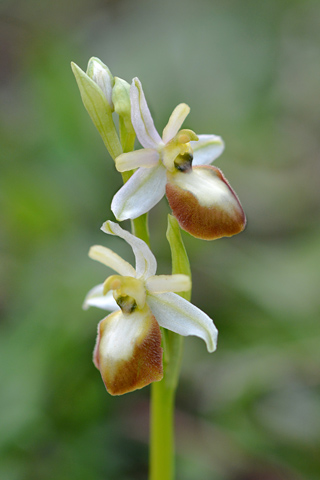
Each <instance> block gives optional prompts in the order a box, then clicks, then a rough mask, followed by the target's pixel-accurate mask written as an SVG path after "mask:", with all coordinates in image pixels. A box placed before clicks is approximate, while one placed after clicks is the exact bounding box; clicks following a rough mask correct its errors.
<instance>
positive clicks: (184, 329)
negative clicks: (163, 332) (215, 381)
mask: <svg viewBox="0 0 320 480" xmlns="http://www.w3.org/2000/svg"><path fill="white" fill-rule="evenodd" d="M147 303H148V305H149V307H150V308H151V311H152V313H153V315H154V316H155V317H156V319H157V322H158V323H159V325H160V326H161V327H164V328H167V329H169V330H172V331H173V332H176V333H179V335H183V336H188V335H196V336H197V337H200V338H202V339H203V340H204V341H205V342H206V344H207V349H208V351H209V352H213V351H214V350H215V349H216V347H217V336H218V331H217V329H216V327H215V325H214V323H213V321H212V320H211V318H210V317H208V315H206V314H205V313H204V312H202V311H201V310H200V309H199V308H197V307H195V306H194V305H192V303H190V302H188V301H187V300H185V299H184V298H181V297H179V295H176V294H175V293H160V294H158V295H151V294H149V295H147Z"/></svg>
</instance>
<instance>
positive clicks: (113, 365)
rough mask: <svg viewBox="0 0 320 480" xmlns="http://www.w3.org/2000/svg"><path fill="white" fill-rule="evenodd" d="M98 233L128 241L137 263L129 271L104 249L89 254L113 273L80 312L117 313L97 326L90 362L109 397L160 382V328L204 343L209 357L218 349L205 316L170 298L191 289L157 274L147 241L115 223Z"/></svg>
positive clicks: (184, 281)
mask: <svg viewBox="0 0 320 480" xmlns="http://www.w3.org/2000/svg"><path fill="white" fill-rule="evenodd" d="M102 230H103V231H104V232H105V233H108V234H110V235H117V236H119V237H121V238H123V239H124V240H126V241H127V242H128V243H129V245H130V246H131V247H132V250H133V252H134V255H135V258H136V267H135V268H133V267H132V265H130V264H129V263H128V262H126V261H125V260H123V259H122V258H121V257H119V256H118V255H117V254H116V253H114V252H113V251H112V250H110V249H108V248H106V247H103V246H100V245H96V246H94V247H91V249H90V252H89V256H90V257H91V258H92V259H94V260H97V261H99V262H101V263H103V264H104V265H106V266H108V267H110V268H112V269H113V270H114V271H115V272H116V273H117V275H111V276H109V277H108V278H107V279H106V280H105V282H104V283H102V284H99V285H96V286H95V287H93V288H92V289H91V290H90V291H89V293H88V294H87V296H86V298H85V301H84V305H83V307H84V308H88V307H90V306H96V307H99V308H102V309H103V310H109V311H112V310H116V311H115V312H114V313H111V314H110V315H108V316H107V317H106V318H104V319H103V320H102V321H101V322H100V323H99V327H98V336H97V341H96V346H95V349H94V355H93V360H94V364H95V366H96V367H97V368H98V369H99V370H100V373H101V376H102V379H103V381H104V383H105V386H106V388H107V390H108V392H109V393H111V394H112V395H120V394H123V393H127V392H131V391H133V390H136V389H137V388H142V387H144V386H146V385H148V384H149V383H151V382H155V381H158V380H161V378H162V375H163V373H162V348H161V333H160V327H163V328H167V329H169V330H171V331H173V332H175V333H178V334H179V335H184V336H187V335H196V336H197V337H200V338H202V339H203V340H204V341H205V342H206V345H207V349H208V350H209V352H213V351H214V350H215V349H216V344H217V333H218V332H217V329H216V327H215V326H214V324H213V321H212V320H211V318H210V317H208V315H206V314H205V313H204V312H202V311H201V310H200V309H199V308H197V307H195V306H194V305H192V304H191V303H190V302H188V301H187V300H185V299H184V298H182V297H180V296H179V295H177V294H176V293H174V292H185V291H188V290H190V288H191V281H190V278H189V277H188V276H187V275H180V274H177V275H155V273H156V267H157V263H156V259H155V257H154V255H153V253H152V252H151V250H150V249H149V247H148V246H147V244H146V243H145V242H143V241H142V240H140V239H139V238H137V237H135V236H134V235H132V234H131V233H129V232H127V231H125V230H123V229H122V228H121V227H120V226H119V225H118V224H116V223H113V222H105V223H104V225H103V226H102Z"/></svg>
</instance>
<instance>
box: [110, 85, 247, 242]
mask: <svg viewBox="0 0 320 480" xmlns="http://www.w3.org/2000/svg"><path fill="white" fill-rule="evenodd" d="M130 98H131V121H132V125H133V127H134V130H135V132H136V135H137V137H138V139H139V141H140V143H141V145H142V146H143V147H144V148H143V149H140V150H136V151H134V152H129V153H124V154H121V155H119V156H118V157H117V158H116V167H117V169H118V170H119V171H120V172H124V171H127V170H133V169H136V168H138V170H137V171H136V172H135V173H134V174H133V175H132V177H131V178H130V179H129V180H128V181H127V183H126V184H125V185H124V186H123V187H122V188H121V189H120V190H119V191H118V192H117V193H116V195H115V196H114V198H113V201H112V204H111V209H112V211H113V213H114V214H115V216H116V218H117V219H118V220H125V219H127V218H131V219H133V218H136V217H138V216H140V215H142V214H143V213H146V212H148V211H149V210H150V209H151V208H152V207H153V206H154V205H156V204H157V203H158V202H159V201H160V200H161V198H162V197H163V195H164V194H165V193H166V195H167V198H168V201H169V204H170V207H171V208H172V211H173V214H174V215H175V217H176V218H177V220H178V221H179V223H180V226H181V227H182V228H183V229H184V230H186V231H188V232H189V233H191V234H192V235H194V236H195V237H199V238H204V239H208V240H210V239H214V238H219V237H222V236H231V235H234V234H235V233H239V232H240V231H241V230H243V228H244V226H245V222H246V220H245V215H244V212H243V210H242V207H241V205H240V202H239V200H238V198H237V196H236V194H235V192H234V191H233V190H232V188H231V187H230V185H229V183H228V182H227V180H226V179H225V177H224V176H223V174H222V172H221V171H220V170H219V169H217V168H215V167H213V166H211V165H209V164H210V163H211V162H212V161H213V160H215V159H216V158H217V157H218V156H219V155H220V154H221V153H222V152H223V150H224V143H223V141H222V139H221V138H220V137H218V136H216V135H199V136H197V135H196V134H195V133H194V132H193V131H192V130H186V129H184V130H180V127H181V125H182V123H183V122H184V120H185V118H186V117H187V115H188V114H189V111H190V108H189V107H188V105H186V104H185V103H181V104H180V105H178V106H177V107H176V108H175V109H174V111H173V112H172V114H171V116H170V118H169V121H168V124H167V125H166V127H165V128H164V130H163V134H162V138H161V137H160V135H159V133H158V132H157V130H156V128H155V126H154V123H153V120H152V117H151V114H150V111H149V108H148V105H147V102H146V99H145V96H144V93H143V90H142V86H141V83H140V81H139V79H138V78H134V79H133V81H132V85H131V88H130Z"/></svg>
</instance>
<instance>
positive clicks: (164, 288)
mask: <svg viewBox="0 0 320 480" xmlns="http://www.w3.org/2000/svg"><path fill="white" fill-rule="evenodd" d="M146 288H147V290H148V291H149V292H150V293H164V292H187V291H188V290H190V289H191V280H190V277H188V276H187V275H182V274H176V275H154V276H152V277H149V278H148V279H147V281H146Z"/></svg>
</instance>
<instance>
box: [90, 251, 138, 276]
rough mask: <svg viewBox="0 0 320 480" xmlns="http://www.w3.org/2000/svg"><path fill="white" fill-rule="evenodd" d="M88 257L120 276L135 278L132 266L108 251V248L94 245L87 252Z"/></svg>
mask: <svg viewBox="0 0 320 480" xmlns="http://www.w3.org/2000/svg"><path fill="white" fill-rule="evenodd" d="M89 257H90V258H92V259H93V260H97V262H100V263H103V264H104V265H106V266H107V267H110V268H112V270H114V271H115V272H117V273H120V275H125V276H129V277H135V276H136V271H135V269H134V268H133V266H132V265H130V263H128V262H126V261H125V260H123V258H121V257H119V255H117V254H116V253H114V252H113V251H112V250H110V248H107V247H102V246H101V245H94V246H93V247H91V248H90V250H89Z"/></svg>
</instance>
